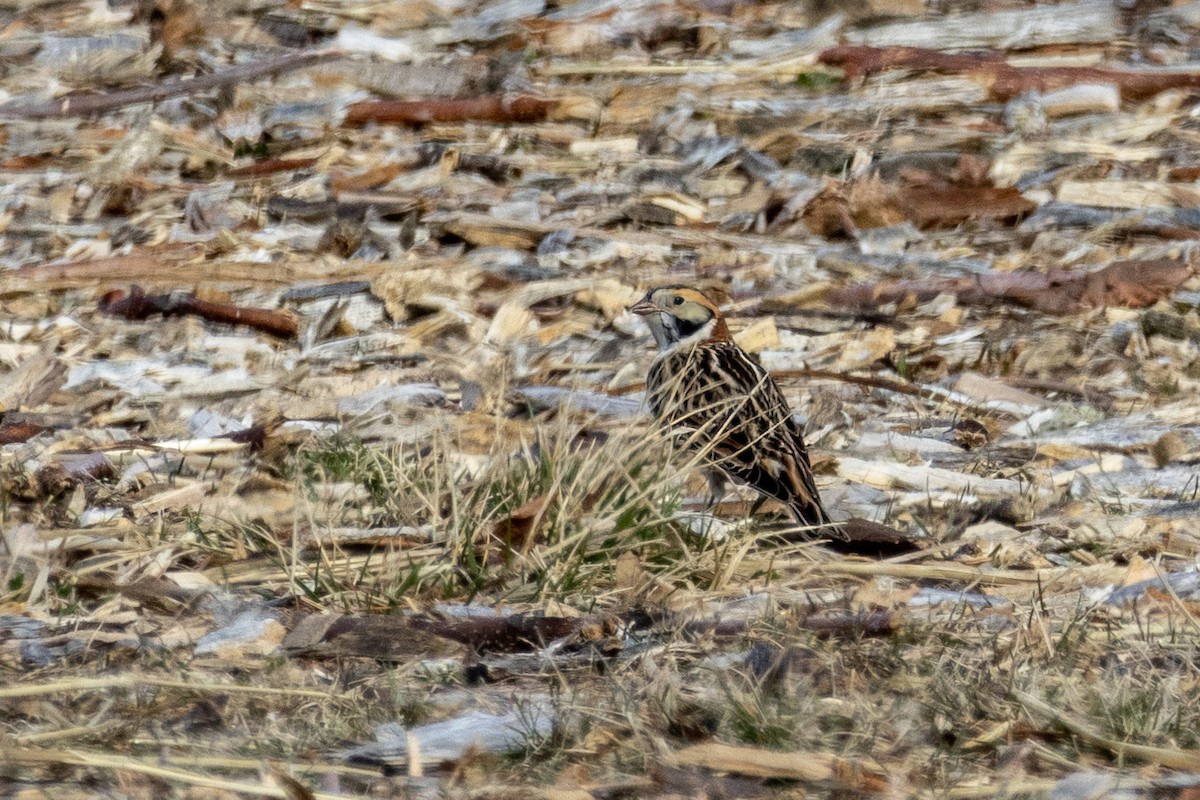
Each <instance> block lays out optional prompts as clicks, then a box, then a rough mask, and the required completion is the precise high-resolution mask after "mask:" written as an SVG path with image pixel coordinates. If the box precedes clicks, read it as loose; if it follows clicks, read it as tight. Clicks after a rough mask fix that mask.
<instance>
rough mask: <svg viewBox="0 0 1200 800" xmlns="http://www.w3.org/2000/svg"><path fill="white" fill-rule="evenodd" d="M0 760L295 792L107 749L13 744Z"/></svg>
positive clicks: (286, 794)
mask: <svg viewBox="0 0 1200 800" xmlns="http://www.w3.org/2000/svg"><path fill="white" fill-rule="evenodd" d="M0 762H3V763H9V764H71V765H74V766H80V767H93V768H101V769H111V770H115V771H124V772H138V773H141V774H143V775H150V776H153V777H155V778H161V779H162V780H167V781H174V782H177V783H185V784H188V785H191V786H203V787H205V788H208V789H223V790H225V791H228V792H236V793H238V794H247V795H253V796H255V797H279V798H282V800H290V798H292V797H295V795H294V794H293V793H292V792H290V791H288V790H287V789H286V788H284V787H283V786H269V785H267V784H265V783H263V782H258V783H249V782H246V781H237V780H231V779H229V778H220V777H216V776H213V775H202V774H199V773H196V772H188V771H186V770H182V769H172V768H171V767H164V766H160V765H158V764H146V763H144V762H142V761H138V760H135V759H132V758H128V757H123V756H115V755H109V754H108V753H84V752H77V751H71V750H36V749H33V748H26V747H13V748H8V749H6V750H5V752H4V754H3V755H2V756H0ZM310 796H311V797H314V798H317V800H345V798H346V795H344V794H328V793H326V792H313V793H312V794H311V795H310Z"/></svg>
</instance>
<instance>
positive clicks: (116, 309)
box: [100, 286, 299, 339]
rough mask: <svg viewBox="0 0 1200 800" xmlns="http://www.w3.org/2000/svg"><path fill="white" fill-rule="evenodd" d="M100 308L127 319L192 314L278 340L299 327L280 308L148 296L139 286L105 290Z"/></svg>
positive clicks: (175, 296) (173, 296)
mask: <svg viewBox="0 0 1200 800" xmlns="http://www.w3.org/2000/svg"><path fill="white" fill-rule="evenodd" d="M100 310H101V311H103V312H104V313H105V314H112V315H113V316H117V317H124V318H125V319H130V320H142V319H146V318H148V317H151V316H153V315H155V314H162V315H163V316H174V315H178V314H194V315H195V316H197V317H200V318H201V319H206V320H209V321H210V322H223V323H225V324H227V325H245V326H247V327H250V328H254V329H255V330H260V331H262V332H264V333H268V334H270V335H271V336H276V337H278V338H280V339H293V338H295V337H296V333H297V331H298V330H299V326H298V325H297V323H296V319H295V318H294V317H292V316H291V315H290V314H287V313H285V312H283V311H275V310H273V309H267V308H243V307H241V306H235V305H233V304H232V303H213V302H210V301H208V300H201V299H199V298H197V297H196V296H195V295H176V294H153V295H148V294H146V292H145V290H143V289H142V287H140V286H134V287H132V288H130V290H129V294H125V293H124V292H122V291H121V290H119V289H117V290H114V291H111V292H109V293H107V294H106V295H104V297H102V298H100Z"/></svg>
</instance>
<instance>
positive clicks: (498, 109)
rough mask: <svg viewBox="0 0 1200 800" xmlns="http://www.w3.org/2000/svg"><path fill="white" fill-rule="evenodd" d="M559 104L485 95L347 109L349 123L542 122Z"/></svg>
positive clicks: (356, 105) (371, 103) (365, 104)
mask: <svg viewBox="0 0 1200 800" xmlns="http://www.w3.org/2000/svg"><path fill="white" fill-rule="evenodd" d="M557 105H558V101H557V100H548V99H546V98H542V97H534V96H533V95H528V94H516V95H510V94H485V95H481V96H479V97H467V98H463V99H459V100H369V101H364V102H362V103H354V104H353V105H351V106H350V108H348V109H347V110H346V118H345V120H344V121H343V124H344V125H347V126H359V125H366V124H367V123H368V122H386V123H393V124H399V125H425V124H427V123H430V122H499V123H504V122H541V121H542V120H544V119H545V118H546V115H547V114H549V113H550V111H551V109H553V108H554V107H555V106H557Z"/></svg>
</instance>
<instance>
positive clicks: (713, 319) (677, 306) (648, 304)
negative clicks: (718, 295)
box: [629, 286, 729, 350]
mask: <svg viewBox="0 0 1200 800" xmlns="http://www.w3.org/2000/svg"><path fill="white" fill-rule="evenodd" d="M629 310H630V311H632V312H633V313H634V314H638V315H640V316H641V317H643V318H644V319H645V320H646V325H648V326H649V328H650V332H651V333H652V334H654V341H656V342H658V347H659V349H660V350H669V349H671V348H672V347H674V346H676V345H678V344H680V343H681V342H692V341H694V342H700V341H705V340H712V339H717V340H724V339H728V338H729V329H728V328H727V327H726V326H725V320H724V318H722V316H721V312H720V311H719V310H718V309H717V304H716V303H714V302H713V301H712V300H710V299H709V298H708V296H707V295H706V294H704V293H703V292H701V291H700V290H699V289H694V288H692V287H690V286H663V287H660V288H658V289H651V290H650V291H649V292H647V293H646V296H645V297H643V298H642V299H641V300H640V301H638V302H637V303H635V304H634V305H633V306H631V307H630V309H629Z"/></svg>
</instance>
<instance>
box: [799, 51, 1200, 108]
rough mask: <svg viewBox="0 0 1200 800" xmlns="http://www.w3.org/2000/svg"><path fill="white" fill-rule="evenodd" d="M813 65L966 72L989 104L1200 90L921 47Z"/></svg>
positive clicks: (843, 55) (1174, 79) (1180, 77)
mask: <svg viewBox="0 0 1200 800" xmlns="http://www.w3.org/2000/svg"><path fill="white" fill-rule="evenodd" d="M817 60H818V61H819V62H820V63H822V64H827V65H829V66H832V67H841V68H842V69H843V70H844V71H845V73H846V75H847V77H857V76H862V75H870V74H872V73H875V72H881V71H883V70H886V69H923V70H931V71H934V72H947V73H966V74H969V75H973V76H976V77H978V78H980V79H981V80H982V81H983V82H984V83H986V84H987V87H988V94H989V96H990V97H991V98H992V99H993V100H999V101H1006V100H1011V99H1012V98H1014V97H1019V96H1020V95H1022V94H1024V93H1025V92H1027V91H1030V90H1031V89H1032V90H1036V91H1039V92H1047V91H1052V90H1055V89H1062V88H1064V87H1067V86H1074V85H1075V84H1080V83H1107V84H1113V85H1115V86H1116V87H1117V89H1118V91H1120V93H1121V97H1122V99H1125V100H1144V99H1145V98H1147V97H1153V96H1154V95H1156V94H1158V93H1159V92H1164V91H1166V90H1168V89H1186V88H1195V87H1197V86H1200V72H1197V71H1194V70H1188V71H1182V70H1179V71H1165V70H1154V71H1151V70H1128V69H1110V68H1106V67H1076V66H1062V67H1014V66H1013V65H1011V64H1009V63H1008V62H1007V61H1005V60H1004V55H1003V54H1002V53H999V52H996V51H982V52H973V53H943V52H941V51H939V50H930V49H927V48H924V47H871V46H869V45H844V46H839V47H831V48H829V49H828V50H825V51H823V52H822V53H821V54H820V55H819V56H818V57H817Z"/></svg>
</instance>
